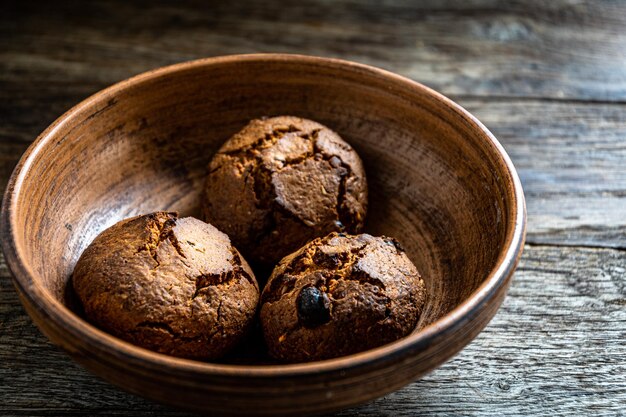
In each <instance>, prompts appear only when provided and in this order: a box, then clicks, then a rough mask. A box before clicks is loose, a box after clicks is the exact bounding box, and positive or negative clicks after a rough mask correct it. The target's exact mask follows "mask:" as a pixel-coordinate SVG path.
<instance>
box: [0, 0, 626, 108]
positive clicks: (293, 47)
mask: <svg viewBox="0 0 626 417" xmlns="http://www.w3.org/2000/svg"><path fill="white" fill-rule="evenodd" d="M5 4H6V5H5V7H4V8H5V10H4V11H3V13H2V14H3V18H2V19H1V20H0V80H2V81H3V82H4V83H6V85H8V86H9V87H10V86H11V85H12V84H13V83H14V82H16V81H18V82H19V81H20V80H23V75H24V73H28V74H29V81H31V82H32V85H31V87H30V89H29V90H31V89H32V90H34V91H36V90H37V89H38V87H39V86H42V85H48V86H49V87H50V88H56V89H57V91H64V90H67V89H70V90H72V89H76V90H82V89H84V88H85V86H89V87H90V88H91V91H95V90H97V89H99V88H101V87H103V86H104V85H108V84H111V83H113V82H115V81H118V80H121V79H123V78H126V77H128V76H129V75H132V74H136V73H139V72H142V71H145V70H147V69H150V68H154V67H158V66H161V65H165V64H170V63H174V62H179V61H184V60H189V59H194V58H198V57H205V56H214V55H223V54H233V53H250V52H268V51H273V52H293V53H306V54H313V55H324V56H332V57H341V58H347V59H352V60H356V61H359V62H364V63H369V64H373V65H377V66H380V67H384V68H388V69H390V70H392V71H395V72H398V73H401V74H404V75H407V76H409V77H412V78H414V79H416V80H420V81H424V82H425V83H427V84H429V85H430V86H432V87H434V88H435V89H438V90H440V91H442V92H444V93H446V94H473V95H505V96H525V97H555V98H564V97H565V98H578V99H596V100H612V101H624V100H626V68H625V66H624V61H623V57H624V55H623V53H624V45H625V44H626V32H625V31H624V30H623V27H624V25H626V7H625V6H624V3H623V2H619V1H611V0H602V1H567V0H564V1H556V2H545V1H541V0H533V1H524V2H518V1H516V2H504V1H499V0H484V1H468V2H458V1H452V0H448V1H436V0H431V1H422V2H414V1H406V0H405V1H386V2H380V1H367V2H355V1H352V0H340V1H323V0H322V1H312V0H307V1H296V0H289V1H281V2H267V1H261V0H256V1H246V2H237V1H230V2H226V1H223V2H211V3H206V2H194V1H186V2H184V3H183V2H176V4H172V3H171V2H165V1H161V2H155V1H140V2H124V3H122V4H120V2H116V1H111V0H100V1H97V2H63V4H60V3H57V2H5ZM68 79H69V80H72V83H71V84H70V85H68V84H67V83H66V81H67V80H68ZM20 87H23V86H20ZM15 91H21V90H15ZM26 93H27V94H28V93H32V91H28V92H26Z"/></svg>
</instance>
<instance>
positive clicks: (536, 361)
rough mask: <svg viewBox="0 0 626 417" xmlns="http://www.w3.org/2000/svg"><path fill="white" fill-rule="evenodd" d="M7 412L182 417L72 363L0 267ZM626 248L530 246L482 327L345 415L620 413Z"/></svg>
mask: <svg viewBox="0 0 626 417" xmlns="http://www.w3.org/2000/svg"><path fill="white" fill-rule="evenodd" d="M0 265H2V266H0V317H2V322H1V324H0V363H1V364H2V366H0V410H1V411H2V414H3V415H33V416H35V415H39V416H46V415H58V414H64V415H65V414H67V415H94V414H107V415H120V416H126V415H128V416H130V415H133V416H153V415H167V416H182V415H185V414H184V413H180V412H177V411H174V410H170V409H166V408H164V407H161V406H159V405H156V404H153V403H151V402H149V401H145V400H143V399H140V398H137V397H134V396H131V395H128V394H126V393H124V392H122V391H120V390H118V389H117V388H115V387H112V386H110V385H108V384H107V383H104V382H102V381H100V380H98V379H96V378H95V377H93V376H91V375H90V374H88V373H87V372H86V371H84V370H82V369H81V368H79V367H78V366H77V365H75V364H73V363H72V362H71V360H70V359H69V358H68V357H67V356H66V355H65V354H64V353H62V352H61V351H59V350H58V349H57V348H56V347H54V346H51V345H50V344H48V342H47V341H46V339H45V337H44V336H42V335H41V334H40V333H39V332H38V330H37V329H36V328H35V327H34V326H33V324H32V323H31V321H30V319H29V318H28V317H27V316H26V314H25V313H24V311H23V309H22V307H21V305H20V304H19V301H18V299H17V296H16V295H15V292H14V291H13V288H12V287H11V285H10V283H9V280H8V276H7V275H8V271H7V270H6V267H5V266H4V263H3V262H0ZM625 274H626V251H618V250H613V249H588V248H556V247H550V246H535V245H527V247H526V251H525V254H524V257H523V260H522V263H521V265H520V268H519V270H518V272H517V274H516V276H515V279H514V282H513V285H512V287H511V290H510V293H509V296H508V297H507V299H506V301H505V302H504V305H503V307H502V308H501V310H500V311H499V312H498V314H497V315H496V317H495V318H494V320H493V321H492V322H491V323H490V324H489V326H488V327H487V328H486V329H485V331H484V332H483V333H481V334H480V335H479V337H478V338H477V339H476V340H475V341H474V342H473V343H471V344H470V345H469V346H468V347H467V348H466V349H465V350H463V351H462V352H461V353H460V354H459V355H458V356H457V357H455V358H454V359H453V360H452V361H450V362H448V363H447V364H445V365H444V366H442V367H441V368H439V369H438V370H436V371H435V372H433V373H432V374H430V375H429V376H427V377H425V378H424V379H422V380H421V381H418V382H416V383H414V384H411V385H409V386H408V387H406V388H404V389H402V390H400V391H398V392H396V393H394V394H391V395H388V396H387V397H385V398H382V399H379V400H377V401H374V402H373V403H371V404H368V405H365V406H363V407H359V408H356V409H353V410H348V411H345V412H342V413H341V414H340V415H341V416H346V417H347V416H357V415H359V416H378V415H385V416H413V415H421V414H425V415H426V414H427V415H435V416H447V415H476V416H500V415H510V416H515V415H560V416H579V415H607V414H612V415H620V413H623V410H624V409H626V344H625V343H624V340H626V326H625V324H626V309H625V308H624V307H625V306H626V281H625V279H624V277H625Z"/></svg>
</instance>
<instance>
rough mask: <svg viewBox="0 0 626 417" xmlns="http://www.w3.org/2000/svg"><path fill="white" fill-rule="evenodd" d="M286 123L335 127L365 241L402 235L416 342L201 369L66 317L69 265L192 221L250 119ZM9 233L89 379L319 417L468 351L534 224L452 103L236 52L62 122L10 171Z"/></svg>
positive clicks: (49, 330) (406, 83) (508, 173)
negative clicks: (213, 171) (107, 245)
mask: <svg viewBox="0 0 626 417" xmlns="http://www.w3.org/2000/svg"><path fill="white" fill-rule="evenodd" d="M283 114H288V115H297V116H302V117H307V118H311V119H314V120H317V121H319V122H321V123H324V124H326V125H327V126H329V127H331V128H332V129H334V130H335V131H337V132H338V133H339V134H340V135H341V136H342V137H343V138H345V139H346V140H347V141H348V142H350V143H351V144H352V145H353V146H354V148H356V150H357V151H358V152H359V154H360V155H361V157H362V158H363V160H364V163H365V166H366V170H367V175H368V180H369V185H370V205H371V210H370V212H369V214H368V223H367V231H368V232H369V233H371V234H376V235H378V234H385V235H389V236H394V237H396V238H398V239H399V240H400V241H401V242H402V243H403V245H404V246H405V247H406V250H407V253H408V254H409V256H410V258H411V259H412V260H413V262H414V263H415V264H416V265H417V267H418V269H419V270H420V271H421V273H422V275H423V276H424V278H425V281H426V284H427V287H428V295H429V299H428V304H427V307H426V310H425V312H424V314H423V316H422V317H421V320H420V322H419V325H418V328H417V329H416V331H415V332H414V333H413V334H411V335H410V336H408V337H406V338H404V339H402V340H399V341H397V342H394V343H391V344H388V345H385V346H382V347H380V348H377V349H372V350H369V351H366V352H362V353H359V354H356V355H351V356H347V357H342V358H338V359H334V360H327V361H322V362H314V363H306V364H295V365H260V364H247V365H241V364H240V365H235V364H227V363H204V362H196V361H191V360H184V359H178V358H174V357H169V356H165V355H161V354H157V353H153V352H150V351H148V350H144V349H141V348H138V347H135V346H133V345H131V344H129V343H126V342H123V341H121V340H119V339H116V338H115V337H112V336H110V335H108V334H107V333H104V332H102V331H100V330H99V329H97V328H96V327H94V326H92V325H91V324H89V323H88V322H86V321H85V320H83V319H82V318H81V317H80V316H79V315H77V314H75V313H74V312H73V311H72V310H71V309H70V308H69V307H68V306H67V301H66V297H65V291H66V284H67V282H68V278H69V277H70V274H71V272H72V269H73V267H74V264H75V262H76V261H77V259H78V257H79V255H80V254H81V252H82V251H83V249H85V247H86V246H87V245H88V244H89V243H90V242H91V240H92V239H93V238H94V237H95V236H96V235H97V234H98V233H99V232H100V231H102V230H103V229H104V228H106V227H108V226H110V225H112V224H113V223H115V222H117V221H119V220H120V219H122V218H125V217H128V216H133V215H136V214H139V213H146V212H150V211H154V210H178V211H179V212H181V213H182V214H185V215H188V214H191V215H193V214H195V213H197V212H198V202H199V198H198V195H199V192H200V190H201V184H202V182H203V177H204V175H205V169H206V166H207V163H208V161H209V159H210V158H211V156H212V155H213V153H214V151H215V150H216V149H217V148H218V147H219V146H220V144H221V143H222V142H223V141H224V140H225V139H226V138H228V137H229V136H230V135H231V134H232V133H234V132H235V131H237V130H239V129H240V128H241V127H242V126H243V125H245V124H246V122H247V121H248V120H250V119H252V118H255V117H260V116H265V115H270V116H271V115H283ZM1 227H2V230H1V231H2V248H3V250H4V253H5V256H6V260H7V263H8V265H9V268H10V269H11V271H12V273H13V276H14V282H15V286H16V288H17V291H18V292H19V295H20V298H21V300H22V302H23V304H24V306H25V308H26V310H27V311H28V313H29V314H30V315H31V317H32V318H33V320H34V321H35V323H36V324H37V325H38V326H39V328H40V329H41V330H42V331H43V333H44V334H46V335H47V336H48V337H49V338H50V340H51V341H52V342H53V343H55V344H57V345H59V346H61V347H63V348H64V349H65V350H67V351H68V352H69V354H70V355H71V356H72V357H73V358H74V359H75V360H76V361H77V362H79V363H81V364H82V365H83V366H85V367H86V368H87V369H89V370H90V371H92V372H93V373H95V374H97V375H99V376H101V377H103V378H105V379H106V380H108V381H111V382H112V383H114V384H116V385H119V386H121V387H123V388H125V389H126V390H128V391H130V392H133V393H136V394H140V395H143V396H145V397H148V398H151V399H154V400H157V401H160V402H164V403H168V404H172V405H175V406H180V407H184V408H188V409H192V410H197V411H204V412H215V413H226V414H235V415H236V414H241V415H277V414H291V413H298V414H309V413H318V412H324V411H332V410H337V409H340V408H343V407H347V406H351V405H355V404H359V403H362V402H365V401H368V400H370V399H373V398H375V397H379V396H381V395H384V394H386V393H388V392H390V391H393V390H396V389H398V388H400V387H402V386H404V385H406V384H408V383H409V382H411V381H414V380H416V379H417V378H419V377H420V376H421V375H424V374H425V373H427V372H429V371H431V370H433V369H434V368H436V367H437V366H439V365H440V364H442V363H443V362H444V361H446V360H447V359H449V358H450V357H452V356H453V355H454V354H455V353H457V352H458V351H459V350H461V349H462V348H463V347H464V346H465V345H466V344H467V343H469V342H470V341H471V340H472V339H473V338H474V337H475V336H476V335H477V334H478V333H479V332H480V331H481V330H482V329H483V328H484V327H485V325H486V324H487V323H488V322H489V320H490V319H491V318H492V317H493V315H494V314H495V312H496V310H497V309H498V307H499V306H500V304H501V303H502V300H503V298H504V296H505V293H506V290H507V287H508V286H509V283H510V280H511V276H512V274H513V270H514V269H515V267H516V265H517V262H518V260H519V257H520V255H521V252H522V246H523V241H524V234H525V210H524V196H523V192H522V187H521V185H520V182H519V179H518V176H517V174H516V172H515V169H514V167H513V165H512V164H511V161H510V160H509V158H508V156H507V155H506V153H505V152H504V150H503V149H502V147H501V146H500V144H499V143H498V142H497V140H496V139H495V138H494V137H493V135H492V134H491V133H490V132H489V131H488V130H487V129H486V128H485V127H484V126H483V125H482V124H481V123H480V122H479V121H478V120H476V119H475V118H474V117H473V116H471V115H470V114H469V113H468V112H466V111H465V110H463V109H462V108H461V107H459V106H458V105H456V104H455V103H453V102H452V101H450V100H448V99H447V98H445V97H443V96H442V95H440V94H438V93H436V92H434V91H432V90H430V89H428V88H426V87H424V86H422V85H420V84H418V83H416V82H413V81H410V80H408V79H406V78H403V77H400V76H398V75H394V74H391V73H389V72H386V71H383V70H379V69H376V68H371V67H368V66H364V65H359V64H355V63H350V62H345V61H339V60H334V59H323V58H313V57H305V56H296V55H243V56H228V57H220V58H211V59H205V60H199V61H193V62H189V63H183V64H179V65H174V66H170V67H166V68H162V69H158V70H155V71H151V72H148V73H145V74H142V75H139V76H137V77H134V78H131V79H130V80H127V81H123V82H121V83H119V84H116V85H114V86H112V87H110V88H108V89H106V90H104V91H101V92H99V93H97V94H95V95H94V96H92V97H90V98H88V99H87V100H85V101H83V102H82V103H80V104H78V105H77V106H76V107H74V108H73V109H71V110H70V111H68V112H67V113H66V114H64V115H63V116H61V117H60V118H59V119H58V120H57V121H56V122H54V123H53V124H52V125H51V126H50V127H49V128H48V129H47V130H46V131H45V132H43V133H42V134H41V136H39V138H38V139H37V140H36V141H35V142H34V143H33V145H32V146H31V147H30V148H29V149H28V151H27V152H26V154H25V155H24V156H23V157H22V159H21V161H20V163H19V165H18V166H17V168H16V169H15V172H14V173H13V176H12V177H11V180H10V183H9V186H8V188H7V190H6V194H5V196H4V201H3V206H2V223H1Z"/></svg>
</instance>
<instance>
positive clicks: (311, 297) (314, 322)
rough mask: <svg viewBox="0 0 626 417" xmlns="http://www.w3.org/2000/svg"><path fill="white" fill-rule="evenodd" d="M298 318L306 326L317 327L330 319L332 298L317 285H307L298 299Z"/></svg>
mask: <svg viewBox="0 0 626 417" xmlns="http://www.w3.org/2000/svg"><path fill="white" fill-rule="evenodd" d="M296 306H297V310H298V319H299V320H300V322H301V323H302V324H303V325H304V326H306V327H317V326H320V325H322V324H324V323H328V322H329V321H330V300H329V299H328V295H326V293H324V292H322V291H320V290H319V289H318V288H316V287H305V288H303V289H302V290H301V291H300V294H298V298H297V299H296Z"/></svg>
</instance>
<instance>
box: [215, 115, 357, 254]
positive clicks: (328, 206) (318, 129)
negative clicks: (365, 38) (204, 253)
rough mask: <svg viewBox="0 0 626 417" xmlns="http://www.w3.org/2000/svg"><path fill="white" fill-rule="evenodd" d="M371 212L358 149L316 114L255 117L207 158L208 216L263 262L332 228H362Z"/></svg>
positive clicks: (243, 248) (353, 230) (347, 230)
mask: <svg viewBox="0 0 626 417" xmlns="http://www.w3.org/2000/svg"><path fill="white" fill-rule="evenodd" d="M366 212H367V182H366V178H365V172H364V169H363V165H362V163H361V160H360V158H359V156H358V155H357V154H356V152H355V151H354V149H352V147H351V146H350V145H349V144H348V143H346V142H345V141H344V140H343V139H341V138H340V137H339V135H337V134H336V133H335V132H333V131H332V130H330V129H328V128H327V127H325V126H323V125H321V124H319V123H316V122H313V121H311V120H306V119H301V118H297V117H290V116H281V117H274V118H269V119H258V120H253V121H251V122H250V123H249V124H248V125H247V126H246V127H244V128H243V129H242V130H241V131H240V132H238V133H236V134H235V135H234V136H232V137H231V138H230V139H229V140H228V141H226V143H224V145H223V146H222V148H221V149H220V150H219V151H218V153H217V154H216V155H215V157H214V158H213V159H212V161H211V163H210V165H209V174H208V176H207V180H206V184H205V189H204V198H203V215H204V217H205V219H206V220H207V221H208V222H210V223H212V224H215V225H216V226H217V227H219V228H220V230H222V231H224V232H225V233H227V234H228V235H229V236H230V237H231V238H232V239H233V242H234V243H235V245H236V246H237V247H238V248H239V249H240V250H241V251H242V252H243V253H244V254H245V255H246V257H248V258H250V260H254V261H257V262H260V263H262V264H266V265H268V264H274V263H276V262H278V261H279V260H280V259H281V258H282V257H283V256H285V255H287V254H289V253H291V252H293V251H294V250H296V249H298V248H299V247H301V246H302V245H304V244H305V243H306V242H307V241H309V240H311V239H313V238H315V237H318V236H324V235H326V234H328V233H330V232H332V231H340V232H347V233H358V232H359V231H360V230H361V229H362V227H363V223H364V220H365V214H366Z"/></svg>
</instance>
